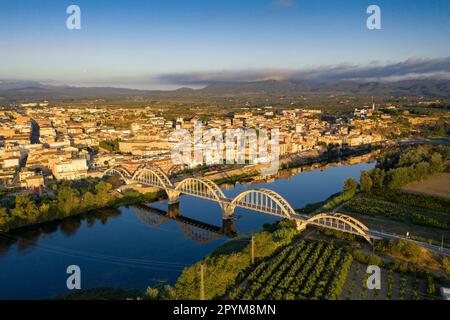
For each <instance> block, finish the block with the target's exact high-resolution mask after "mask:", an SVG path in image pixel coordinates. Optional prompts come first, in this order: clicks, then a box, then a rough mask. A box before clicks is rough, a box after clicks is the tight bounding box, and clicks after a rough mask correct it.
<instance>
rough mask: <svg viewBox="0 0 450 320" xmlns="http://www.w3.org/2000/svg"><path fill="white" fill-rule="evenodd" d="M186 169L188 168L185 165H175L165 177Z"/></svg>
mask: <svg viewBox="0 0 450 320" xmlns="http://www.w3.org/2000/svg"><path fill="white" fill-rule="evenodd" d="M186 168H188V166H187V165H186V164H175V165H173V166H172V167H170V168H169V170H168V171H167V175H168V176H169V177H170V176H171V175H173V174H174V173H177V172H179V171H182V170H184V169H186Z"/></svg>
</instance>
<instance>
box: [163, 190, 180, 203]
mask: <svg viewBox="0 0 450 320" xmlns="http://www.w3.org/2000/svg"><path fill="white" fill-rule="evenodd" d="M166 192H167V196H168V198H169V205H170V204H175V203H179V202H180V194H181V192H180V191H177V190H170V189H169V190H166Z"/></svg>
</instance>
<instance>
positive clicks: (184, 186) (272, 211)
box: [103, 166, 371, 242]
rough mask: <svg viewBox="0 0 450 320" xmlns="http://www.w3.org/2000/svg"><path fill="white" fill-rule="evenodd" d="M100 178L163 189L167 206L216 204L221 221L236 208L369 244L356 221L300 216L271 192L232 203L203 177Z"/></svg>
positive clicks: (112, 172)
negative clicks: (184, 199) (187, 199)
mask: <svg viewBox="0 0 450 320" xmlns="http://www.w3.org/2000/svg"><path fill="white" fill-rule="evenodd" d="M103 175H104V176H119V177H121V178H122V179H123V180H124V181H125V183H127V184H131V183H140V184H144V185H147V186H152V187H156V188H159V189H163V190H164V191H165V192H166V194H167V196H168V198H169V204H175V203H178V202H179V199H180V195H181V194H185V195H190V196H194V197H198V198H202V199H207V200H211V201H215V202H217V203H218V204H219V205H220V207H221V208H222V218H223V220H227V219H230V220H232V219H233V216H234V210H235V209H236V208H237V207H239V208H244V209H248V210H251V211H257V212H262V213H265V214H268V215H271V216H275V217H278V218H287V219H290V220H294V221H295V223H296V225H297V229H298V230H300V231H301V230H304V229H305V228H306V227H307V226H308V225H314V226H319V227H323V228H328V229H333V230H337V231H342V232H346V233H351V234H355V235H359V236H361V237H363V238H364V239H366V240H367V241H369V242H371V236H370V232H369V229H368V228H367V227H366V226H365V225H364V224H363V223H361V222H360V221H358V220H356V219H355V218H352V217H350V216H346V215H342V214H335V213H322V214H319V215H316V216H313V217H305V216H302V215H299V214H297V212H295V210H294V209H293V208H292V207H291V205H290V204H289V202H287V201H286V200H285V199H284V198H283V197H282V196H281V195H279V194H278V193H276V192H275V191H273V190H269V189H251V190H246V191H244V192H242V193H240V194H239V195H237V196H236V197H235V198H234V199H230V198H227V197H226V196H225V194H224V193H223V191H222V189H221V188H220V187H219V186H218V185H217V184H216V183H215V182H214V181H212V180H209V179H207V178H204V177H189V178H185V179H184V180H181V181H174V182H172V181H171V180H170V179H169V177H168V176H167V175H166V174H165V173H164V172H163V171H162V170H161V169H160V168H158V167H156V166H148V167H142V168H140V169H138V170H137V171H136V172H134V173H133V174H131V173H130V172H128V170H126V169H125V168H123V167H113V168H110V169H108V170H106V171H105V172H104V173H103Z"/></svg>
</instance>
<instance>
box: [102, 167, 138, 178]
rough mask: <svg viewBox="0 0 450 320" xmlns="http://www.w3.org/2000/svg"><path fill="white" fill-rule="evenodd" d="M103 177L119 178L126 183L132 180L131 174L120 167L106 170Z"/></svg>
mask: <svg viewBox="0 0 450 320" xmlns="http://www.w3.org/2000/svg"><path fill="white" fill-rule="evenodd" d="M103 176H119V177H121V178H122V179H123V180H124V181H127V180H129V179H131V173H130V172H129V171H128V170H127V169H125V168H123V167H120V166H117V167H112V168H109V169H106V170H105V171H104V172H103Z"/></svg>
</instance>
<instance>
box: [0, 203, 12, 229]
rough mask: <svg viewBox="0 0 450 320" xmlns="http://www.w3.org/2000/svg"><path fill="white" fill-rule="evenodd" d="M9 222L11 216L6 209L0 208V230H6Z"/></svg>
mask: <svg viewBox="0 0 450 320" xmlns="http://www.w3.org/2000/svg"><path fill="white" fill-rule="evenodd" d="M10 222H11V216H10V215H9V214H8V209H6V208H0V230H2V229H3V230H5V231H7V230H8V229H9V223H10Z"/></svg>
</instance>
